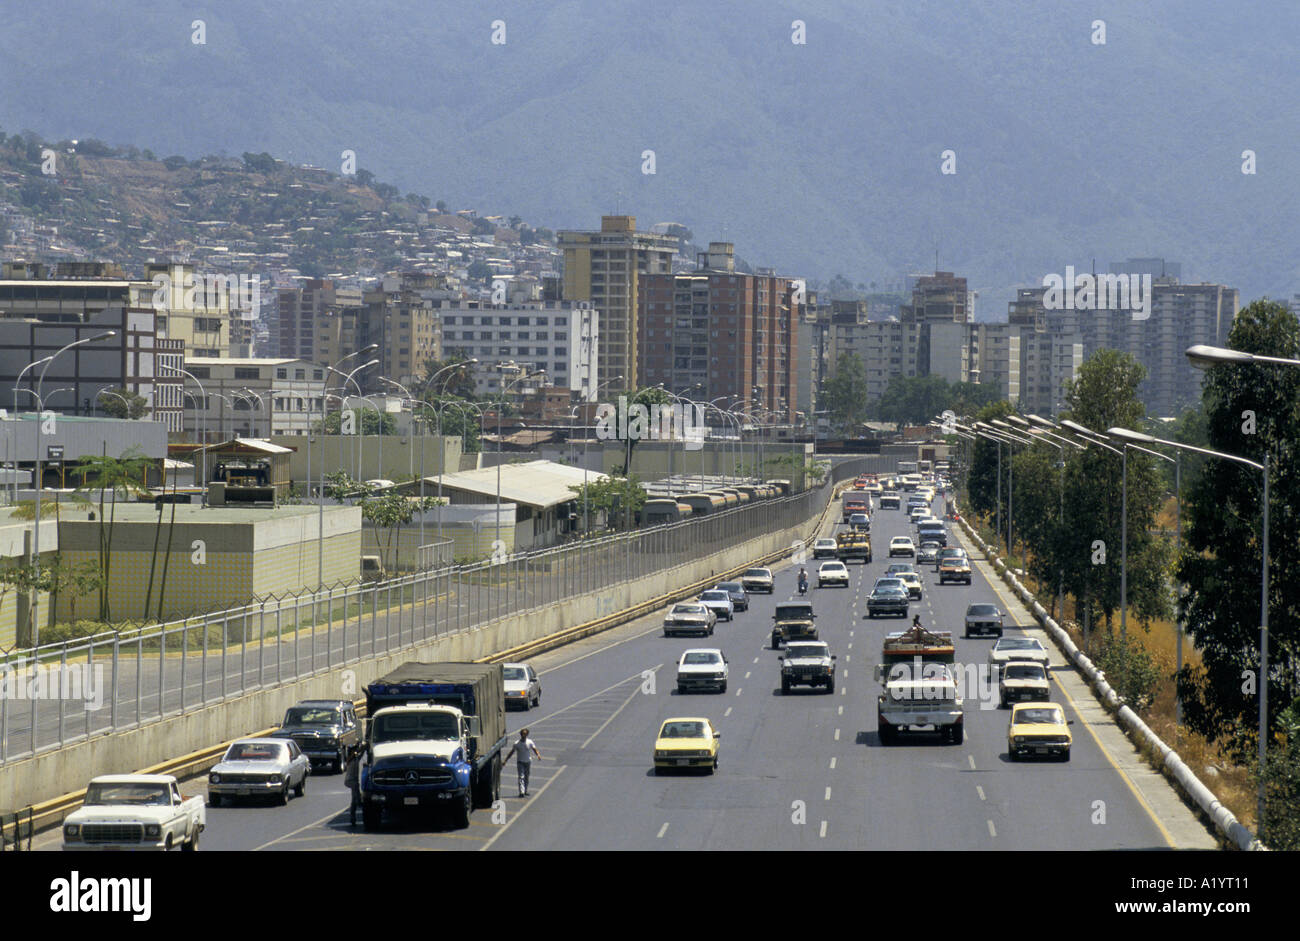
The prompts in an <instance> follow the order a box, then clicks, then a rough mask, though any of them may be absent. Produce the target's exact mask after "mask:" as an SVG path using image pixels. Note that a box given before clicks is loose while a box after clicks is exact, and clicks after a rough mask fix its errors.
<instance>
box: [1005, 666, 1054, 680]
mask: <svg viewBox="0 0 1300 941" xmlns="http://www.w3.org/2000/svg"><path fill="white" fill-rule="evenodd" d="M1005 675H1006V678H1007V679H1009V680H1043V679H1046V678H1047V677H1046V675H1045V674H1044V673H1043V668H1042V667H1040V666H1039V665H1038V664H1036V663H1016V664H1012V665H1011V666H1009V667H1007V670H1006V674H1005Z"/></svg>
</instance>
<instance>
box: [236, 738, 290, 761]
mask: <svg viewBox="0 0 1300 941" xmlns="http://www.w3.org/2000/svg"><path fill="white" fill-rule="evenodd" d="M284 751H285V748H284V746H283V745H273V744H271V743H270V742H267V743H266V744H262V743H261V742H236V743H235V744H233V745H231V746H230V747H229V748H228V749H226V757H225V758H223V759H222V760H223V761H279V760H280V759H281V758H283V757H284Z"/></svg>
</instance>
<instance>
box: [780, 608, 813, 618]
mask: <svg viewBox="0 0 1300 941" xmlns="http://www.w3.org/2000/svg"><path fill="white" fill-rule="evenodd" d="M811 618H812V606H811V605H806V604H779V605H777V606H776V619H777V620H778V621H798V620H800V619H802V620H809V619H811Z"/></svg>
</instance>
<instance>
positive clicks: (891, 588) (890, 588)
mask: <svg viewBox="0 0 1300 941" xmlns="http://www.w3.org/2000/svg"><path fill="white" fill-rule="evenodd" d="M871 593H872V594H873V595H880V596H881V597H884V596H887V595H901V596H903V597H906V596H907V589H906V588H904V587H903V586H902V585H877V586H876V588H875V590H874V591H872V592H871Z"/></svg>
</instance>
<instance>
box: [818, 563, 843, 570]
mask: <svg viewBox="0 0 1300 941" xmlns="http://www.w3.org/2000/svg"><path fill="white" fill-rule="evenodd" d="M843 568H844V563H843V562H823V563H822V569H821V570H822V571H823V572H839V571H842V570H843Z"/></svg>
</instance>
